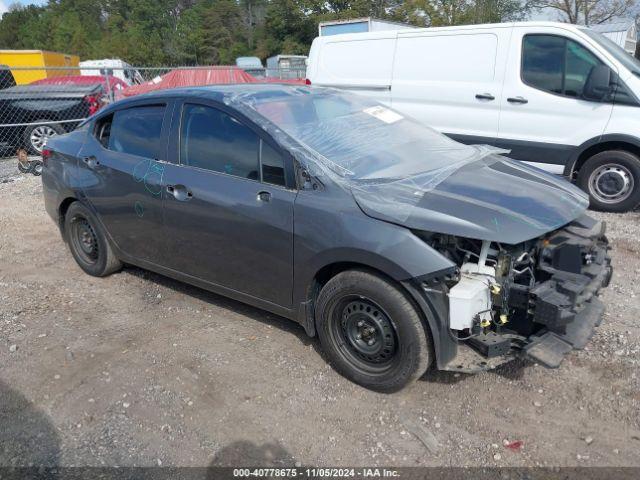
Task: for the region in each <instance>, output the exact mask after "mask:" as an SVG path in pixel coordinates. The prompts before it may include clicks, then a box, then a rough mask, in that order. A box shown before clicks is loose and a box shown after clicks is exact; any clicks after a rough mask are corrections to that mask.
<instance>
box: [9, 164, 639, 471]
mask: <svg viewBox="0 0 640 480" xmlns="http://www.w3.org/2000/svg"><path fill="white" fill-rule="evenodd" d="M19 178H21V179H20V180H18V181H12V182H9V183H4V184H0V305H1V307H0V364H1V365H2V369H1V371H0V432H2V433H0V437H1V439H2V444H3V445H5V446H6V447H5V448H4V450H2V449H0V465H11V464H26V463H28V462H29V461H35V463H38V464H39V463H42V464H47V463H52V462H53V463H56V464H59V465H120V466H125V465H159V464H162V465H180V466H187V465H189V466H191V465H192V466H203V465H234V464H235V465H237V464H238V463H258V464H262V465H268V464H272V465H292V464H302V465H367V466H369V465H394V466H417V465H437V466H449V465H456V466H457V465H469V466H479V465H518V466H520V465H522V466H525V465H526V466H535V465H553V466H565V465H636V466H637V465H640V461H639V459H640V440H638V439H640V416H639V415H638V411H640V410H639V407H640V395H639V391H640V389H639V386H640V379H639V378H638V375H639V374H640V372H639V370H638V362H639V360H640V328H639V323H638V318H639V316H640V315H639V314H640V296H639V286H638V284H639V280H640V258H638V254H637V252H638V250H639V244H638V238H639V234H640V214H638V213H631V214H626V215H601V214H596V215H597V216H598V217H599V218H604V219H606V220H607V222H608V224H609V237H610V238H611V241H612V245H613V252H612V254H613V263H614V267H615V273H614V278H613V282H612V285H611V287H610V288H609V289H608V290H607V291H606V292H605V294H604V295H603V299H604V302H605V303H606V305H607V313H606V317H605V319H604V322H603V324H602V326H601V327H600V328H599V329H598V331H597V334H596V335H595V337H594V338H593V340H592V341H591V342H590V343H589V345H588V348H587V349H586V350H584V351H581V352H573V353H572V354H571V355H570V356H569V357H568V358H567V360H566V361H565V362H564V363H563V365H562V366H561V367H560V368H559V369H557V370H547V369H545V368H543V367H541V366H537V365H534V364H531V363H527V362H522V361H517V362H514V363H511V364H509V365H506V366H503V367H502V368H500V369H498V370H496V371H494V372H491V373H485V374H481V375H475V376H468V375H457V374H450V373H442V372H439V373H438V372H435V373H431V374H429V375H427V376H426V377H425V378H423V379H422V380H421V381H419V382H417V383H416V384H414V385H412V386H411V387H409V388H408V389H406V390H404V391H402V392H399V393H397V394H393V395H383V394H377V393H374V392H370V391H367V390H365V389H363V388H361V387H358V386H357V385H354V384H353V383H350V382H349V381H347V380H345V379H344V378H342V377H340V376H339V375H338V374H336V373H335V372H334V371H333V370H332V369H331V368H330V367H329V366H328V365H327V364H326V362H325V360H324V359H323V357H322V354H321V352H320V350H319V347H318V344H317V342H316V341H315V340H313V339H309V338H307V336H306V335H305V333H304V331H303V329H302V328H301V327H299V326H298V325H296V324H294V323H292V322H289V321H287V320H285V319H282V318H280V317H277V316H275V315H272V314H269V313H266V312H264V311H261V310H257V309H254V308H251V307H248V306H246V305H243V304H240V303H237V302H234V301H232V300H228V299H225V298H223V297H220V296H217V295H214V294H211V293H208V292H205V291H203V290H199V289H197V288H193V287H190V286H185V285H183V284H180V283H178V282H175V281H173V280H169V279H167V278H164V277H161V276H159V275H155V274H152V273H149V272H145V271H143V270H140V269H136V268H127V269H125V270H124V271H122V272H120V273H118V274H115V275H112V276H110V277H108V278H105V279H97V278H93V277H89V276H87V275H85V274H84V273H83V272H82V271H81V270H80V269H79V268H78V267H77V266H76V264H75V263H74V261H73V259H72V257H71V255H70V254H69V252H68V249H67V247H66V245H65V244H64V242H63V241H62V240H61V238H60V235H59V232H58V230H57V227H56V226H55V225H54V223H53V222H52V221H51V220H50V219H49V218H48V216H47V215H46V213H45V212H44V208H43V202H42V185H41V182H40V179H39V178H35V177H32V176H26V177H19ZM16 412H18V413H17V414H16ZM5 432H14V433H12V434H10V435H7V434H5ZM38 432H43V434H42V435H38ZM513 441H522V442H523V444H522V446H520V447H519V448H515V449H514V448H513V444H512V448H507V447H505V446H504V444H503V443H504V442H507V443H508V442H513ZM515 445H518V444H515ZM29 448H30V449H31V450H30V451H32V452H33V454H32V456H31V457H29V456H24V455H23V454H22V453H20V452H24V451H27V450H28V449H29ZM33 459H35V460H33Z"/></svg>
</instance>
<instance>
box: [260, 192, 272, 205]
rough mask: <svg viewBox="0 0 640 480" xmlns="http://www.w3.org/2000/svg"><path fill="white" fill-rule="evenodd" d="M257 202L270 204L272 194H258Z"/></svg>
mask: <svg viewBox="0 0 640 480" xmlns="http://www.w3.org/2000/svg"><path fill="white" fill-rule="evenodd" d="M257 200H258V201H259V202H265V203H267V202H270V201H271V194H270V193H269V192H265V191H262V192H258V197H257Z"/></svg>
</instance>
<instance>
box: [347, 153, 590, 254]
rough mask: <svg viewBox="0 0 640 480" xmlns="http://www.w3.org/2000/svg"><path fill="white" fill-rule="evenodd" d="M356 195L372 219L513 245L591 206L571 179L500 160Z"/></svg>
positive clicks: (359, 188)
mask: <svg viewBox="0 0 640 480" xmlns="http://www.w3.org/2000/svg"><path fill="white" fill-rule="evenodd" d="M425 178H427V180H425ZM434 178H435V179H434ZM351 191H352V193H353V196H354V198H355V200H356V202H357V203H358V205H359V206H360V208H361V209H362V210H363V211H364V213H365V214H367V215H369V216H370V217H373V218H377V219H380V220H384V221H387V222H392V223H396V224H399V225H402V226H405V227H407V228H410V229H413V230H421V231H428V232H434V233H443V234H449V235H456V236H461V237H467V238H474V239H478V240H491V241H496V242H501V243H507V244H516V243H520V242H523V241H525V240H530V239H533V238H536V237H539V236H541V235H543V234H544V233H547V232H549V231H552V230H555V229H557V228H559V227H562V226H563V225H566V224H567V223H569V222H571V221H572V220H574V219H576V218H577V217H579V216H580V215H582V214H583V212H584V211H585V210H586V208H587V207H588V205H589V200H588V196H587V195H585V194H584V193H583V192H582V191H581V190H579V189H578V188H576V187H574V186H573V185H571V184H570V183H569V182H567V181H566V180H564V179H562V178H560V177H557V176H554V175H551V174H548V173H546V172H543V171H542V170H539V169H537V168H534V167H530V166H528V165H526V164H521V163H519V162H514V161H513V160H509V159H506V158H504V157H500V156H498V155H490V156H489V157H486V158H484V159H482V160H478V161H475V162H472V163H469V164H466V165H463V166H461V167H460V168H452V169H448V170H446V171H445V172H441V173H440V174H439V175H438V174H437V173H436V174H435V176H434V175H433V174H431V175H430V176H428V177H425V176H421V177H420V178H405V179H400V180H396V181H393V182H386V183H383V184H375V185H373V184H371V183H368V184H360V185H358V184H356V183H354V184H352V186H351Z"/></svg>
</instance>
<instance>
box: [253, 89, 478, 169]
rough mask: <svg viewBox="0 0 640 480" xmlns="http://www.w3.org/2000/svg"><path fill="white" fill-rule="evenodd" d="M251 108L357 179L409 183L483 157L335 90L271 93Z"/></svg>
mask: <svg viewBox="0 0 640 480" xmlns="http://www.w3.org/2000/svg"><path fill="white" fill-rule="evenodd" d="M251 104H252V107H253V108H254V109H255V110H256V111H257V112H258V113H260V114H261V115H262V116H264V117H266V118H267V119H268V120H270V121H271V122H272V123H274V124H275V125H276V126H277V127H279V128H280V129H282V130H283V131H284V132H285V133H287V134H288V135H290V136H291V137H293V138H294V139H295V140H296V141H298V142H299V143H301V144H303V145H304V146H305V147H307V148H309V149H310V150H312V151H313V152H315V153H316V154H318V155H320V156H321V157H323V160H324V161H328V162H327V163H328V164H329V165H331V167H332V170H333V171H334V172H336V173H338V174H339V175H341V176H344V177H349V178H352V179H356V180H373V179H396V178H406V177H408V176H413V175H418V174H421V173H426V172H431V171H435V170H440V169H442V168H451V167H452V166H455V165H461V164H463V163H467V162H469V161H473V160H476V159H478V158H480V157H481V156H484V155H479V150H478V148H477V147H471V146H467V145H463V144H460V143H457V142H454V141H453V140H451V139H449V138H448V137H445V136H444V135H442V134H440V133H437V132H435V131H434V130H432V129H431V128H429V127H426V126H425V125H423V124H421V123H418V122H417V121H415V120H413V119H411V118H408V117H406V116H404V115H402V114H400V113H398V112H396V111H394V110H391V109H389V108H387V107H384V106H382V105H380V104H379V103H377V102H375V101H372V100H368V99H366V98H364V97H360V96H357V95H353V94H347V93H342V92H339V91H337V90H331V89H313V88H312V89H291V90H287V91H280V92H277V93H274V92H270V93H269V95H268V96H262V97H261V96H260V95H259V94H258V95H255V96H253V98H252V102H251Z"/></svg>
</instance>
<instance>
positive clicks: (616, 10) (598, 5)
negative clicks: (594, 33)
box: [533, 0, 637, 25]
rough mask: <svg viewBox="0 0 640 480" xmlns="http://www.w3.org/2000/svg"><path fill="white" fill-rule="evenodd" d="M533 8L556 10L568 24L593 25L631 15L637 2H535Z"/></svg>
mask: <svg viewBox="0 0 640 480" xmlns="http://www.w3.org/2000/svg"><path fill="white" fill-rule="evenodd" d="M533 6H534V7H535V8H538V9H545V8H549V9H552V10H555V11H557V12H558V14H559V16H560V20H562V21H565V22H568V23H580V24H584V25H593V24H598V23H606V22H608V21H610V20H612V19H615V18H616V17H622V16H625V15H627V14H629V13H631V12H632V11H633V10H634V8H635V7H636V6H637V0H534V1H533Z"/></svg>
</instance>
